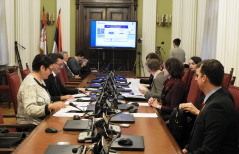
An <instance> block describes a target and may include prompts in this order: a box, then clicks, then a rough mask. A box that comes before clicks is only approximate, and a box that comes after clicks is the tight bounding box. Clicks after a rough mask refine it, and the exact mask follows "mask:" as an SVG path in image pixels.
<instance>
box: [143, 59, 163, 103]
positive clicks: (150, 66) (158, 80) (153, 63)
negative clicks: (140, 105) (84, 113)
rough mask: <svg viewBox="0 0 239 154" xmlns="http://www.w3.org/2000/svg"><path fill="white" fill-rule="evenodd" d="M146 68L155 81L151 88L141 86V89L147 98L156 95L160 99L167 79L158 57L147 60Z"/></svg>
mask: <svg viewBox="0 0 239 154" xmlns="http://www.w3.org/2000/svg"><path fill="white" fill-rule="evenodd" d="M146 68H147V70H148V71H149V73H150V74H151V75H152V76H153V82H152V84H151V85H152V87H151V89H150V90H149V89H146V88H140V89H139V91H140V92H141V93H142V94H144V95H145V98H146V99H149V98H150V97H154V98H157V99H160V97H161V93H162V89H163V83H164V81H165V80H166V79H167V78H166V77H165V76H164V75H163V71H161V67H160V63H159V61H158V60H157V59H151V60H148V61H147V62H146Z"/></svg>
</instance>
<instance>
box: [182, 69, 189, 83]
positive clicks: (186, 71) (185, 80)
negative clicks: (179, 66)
mask: <svg viewBox="0 0 239 154" xmlns="http://www.w3.org/2000/svg"><path fill="white" fill-rule="evenodd" d="M188 72H189V68H184V75H183V77H182V81H183V83H184V84H185V85H186V83H187V78H188Z"/></svg>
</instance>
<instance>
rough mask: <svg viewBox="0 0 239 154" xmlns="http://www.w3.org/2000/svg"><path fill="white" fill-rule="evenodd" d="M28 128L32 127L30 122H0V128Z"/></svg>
mask: <svg viewBox="0 0 239 154" xmlns="http://www.w3.org/2000/svg"><path fill="white" fill-rule="evenodd" d="M3 127H6V128H29V127H34V125H32V124H0V128H3Z"/></svg>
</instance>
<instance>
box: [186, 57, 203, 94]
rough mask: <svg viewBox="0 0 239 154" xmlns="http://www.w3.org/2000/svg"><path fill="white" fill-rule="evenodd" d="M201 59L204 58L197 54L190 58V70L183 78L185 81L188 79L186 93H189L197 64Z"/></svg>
mask: <svg viewBox="0 0 239 154" xmlns="http://www.w3.org/2000/svg"><path fill="white" fill-rule="evenodd" d="M201 61H202V59H201V58H200V57H196V56H194V57H191V58H190V60H189V71H188V72H187V75H184V76H183V78H182V80H183V81H186V93H188V91H189V88H190V85H191V81H192V78H193V76H194V75H195V71H196V65H197V64H198V63H199V62H201Z"/></svg>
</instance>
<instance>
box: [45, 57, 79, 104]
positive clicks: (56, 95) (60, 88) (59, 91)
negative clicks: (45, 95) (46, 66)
mask: <svg viewBox="0 0 239 154" xmlns="http://www.w3.org/2000/svg"><path fill="white" fill-rule="evenodd" d="M48 57H49V58H50V59H51V60H53V61H54V64H53V65H52V69H53V70H52V73H51V74H50V75H49V76H48V79H46V80H44V81H45V83H46V87H47V89H48V92H49V93H50V95H51V100H52V101H60V100H66V99H74V97H73V96H72V94H78V93H79V92H82V91H81V90H78V89H68V88H66V87H65V86H64V85H63V84H62V83H61V80H60V78H59V77H58V76H57V74H58V73H60V71H61V68H62V67H63V65H64V64H63V56H62V55H61V54H59V53H51V54H49V55H48ZM69 94H70V95H69Z"/></svg>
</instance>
